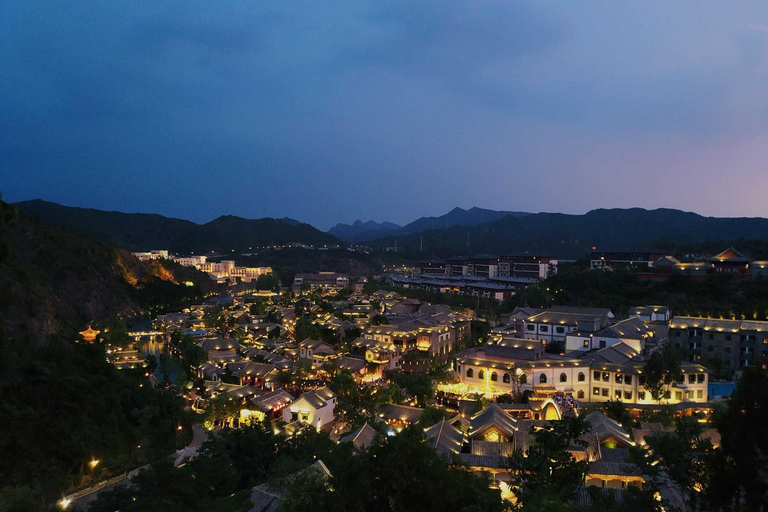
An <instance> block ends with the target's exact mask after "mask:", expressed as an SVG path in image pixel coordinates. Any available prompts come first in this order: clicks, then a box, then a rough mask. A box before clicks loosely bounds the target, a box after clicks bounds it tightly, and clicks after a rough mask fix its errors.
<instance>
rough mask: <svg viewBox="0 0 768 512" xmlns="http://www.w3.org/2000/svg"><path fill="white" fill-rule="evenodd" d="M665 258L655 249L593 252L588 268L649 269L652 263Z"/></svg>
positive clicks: (662, 253) (661, 252)
mask: <svg viewBox="0 0 768 512" xmlns="http://www.w3.org/2000/svg"><path fill="white" fill-rule="evenodd" d="M662 256H665V254H664V252H663V251H660V250H657V249H627V250H623V251H598V250H593V251H592V255H591V257H590V265H589V266H590V268H591V269H593V270H594V269H597V270H607V269H619V268H638V269H649V268H652V267H653V263H654V262H655V261H656V260H658V259H659V258H661V257H662Z"/></svg>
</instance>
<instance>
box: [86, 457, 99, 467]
mask: <svg viewBox="0 0 768 512" xmlns="http://www.w3.org/2000/svg"><path fill="white" fill-rule="evenodd" d="M88 464H89V465H90V466H91V469H93V468H95V467H96V466H98V465H99V461H98V460H96V459H93V460H92V461H91V462H89V463H88Z"/></svg>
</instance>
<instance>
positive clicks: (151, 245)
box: [14, 200, 339, 254]
mask: <svg viewBox="0 0 768 512" xmlns="http://www.w3.org/2000/svg"><path fill="white" fill-rule="evenodd" d="M14 206H17V207H18V208H19V209H20V210H23V211H25V212H27V213H30V214H33V215H36V216H37V217H39V218H40V219H42V220H44V221H45V222H48V223H50V224H53V225H55V226H58V227H62V228H65V229H67V230H69V231H71V232H73V233H79V234H81V235H85V236H87V237H90V238H94V239H96V240H101V241H104V242H109V243H111V244H115V245H119V246H120V247H123V248H125V249H128V250H131V251H138V250H150V249H168V250H170V251H171V252H179V253H185V254H188V253H196V254H201V253H204V252H211V251H214V252H217V253H230V252H232V251H233V250H234V252H248V251H249V250H251V247H253V248H254V249H255V248H256V247H259V246H264V245H283V244H288V243H291V242H298V243H302V244H308V245H324V244H328V245H333V244H336V243H338V242H339V240H338V239H337V238H336V237H334V236H332V235H329V234H328V233H323V232H322V231H320V230H318V229H315V228H314V227H312V226H310V225H309V224H301V223H298V222H296V221H294V220H292V219H269V218H264V219H243V218H241V217H235V216H232V215H225V216H222V217H219V218H217V219H214V220H212V221H211V222H208V223H206V224H195V223H194V222H190V221H188V220H182V219H174V218H170V217H163V216H162V215H154V214H144V213H122V212H106V211H102V210H95V209H91V208H75V207H70V206H62V205H60V204H56V203H50V202H47V201H41V200H34V201H24V202H21V203H16V204H15V205H14Z"/></svg>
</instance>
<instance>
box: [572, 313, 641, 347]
mask: <svg viewBox="0 0 768 512" xmlns="http://www.w3.org/2000/svg"><path fill="white" fill-rule="evenodd" d="M648 341H651V342H655V341H656V333H655V332H654V331H653V329H652V328H651V327H649V326H647V325H645V323H644V322H643V321H642V320H640V319H639V318H637V317H632V318H628V319H627V320H622V321H620V322H617V323H615V324H612V325H609V326H608V327H604V328H602V329H600V330H599V331H596V332H581V331H571V332H569V333H568V334H567V336H566V340H565V352H566V353H568V352H572V351H579V352H588V351H590V350H596V349H601V348H606V347H612V346H613V345H616V344H617V343H626V344H627V345H629V346H630V347H632V349H633V350H635V351H637V352H640V353H642V351H643V348H644V347H645V343H646V342H648Z"/></svg>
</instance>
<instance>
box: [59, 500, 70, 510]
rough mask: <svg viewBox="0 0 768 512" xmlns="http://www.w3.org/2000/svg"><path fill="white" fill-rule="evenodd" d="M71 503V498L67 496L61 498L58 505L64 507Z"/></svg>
mask: <svg viewBox="0 0 768 512" xmlns="http://www.w3.org/2000/svg"><path fill="white" fill-rule="evenodd" d="M71 503H72V500H71V499H69V498H61V499H60V500H59V506H60V507H61V508H63V509H66V508H67V507H68V506H69V505H70V504H71Z"/></svg>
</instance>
